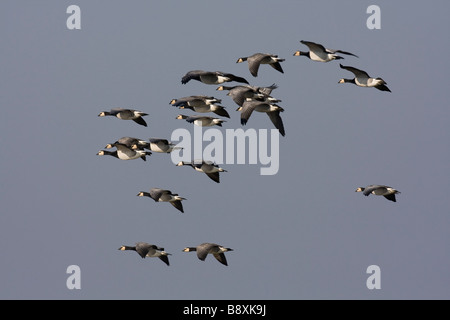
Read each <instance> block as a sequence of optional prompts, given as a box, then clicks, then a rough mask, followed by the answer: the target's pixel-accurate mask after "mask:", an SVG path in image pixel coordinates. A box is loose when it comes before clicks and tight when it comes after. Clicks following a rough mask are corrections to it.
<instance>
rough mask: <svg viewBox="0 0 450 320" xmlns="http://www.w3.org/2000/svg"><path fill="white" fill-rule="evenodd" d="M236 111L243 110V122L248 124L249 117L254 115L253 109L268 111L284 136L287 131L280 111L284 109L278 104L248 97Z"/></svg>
mask: <svg viewBox="0 0 450 320" xmlns="http://www.w3.org/2000/svg"><path fill="white" fill-rule="evenodd" d="M236 111H240V112H241V124H242V125H245V124H247V121H248V119H249V118H250V116H251V115H252V113H253V111H258V112H264V113H266V114H267V115H268V116H269V118H270V121H272V123H273V124H274V125H275V128H277V129H278V131H279V132H280V134H281V135H282V136H283V137H284V136H285V134H286V132H285V130H284V124H283V120H282V119H281V116H280V112H283V111H284V109H283V108H282V107H280V106H279V105H277V104H274V103H270V102H265V101H258V100H252V99H247V100H245V101H244V103H243V104H242V106H241V107H239V108H238V109H237V110H236Z"/></svg>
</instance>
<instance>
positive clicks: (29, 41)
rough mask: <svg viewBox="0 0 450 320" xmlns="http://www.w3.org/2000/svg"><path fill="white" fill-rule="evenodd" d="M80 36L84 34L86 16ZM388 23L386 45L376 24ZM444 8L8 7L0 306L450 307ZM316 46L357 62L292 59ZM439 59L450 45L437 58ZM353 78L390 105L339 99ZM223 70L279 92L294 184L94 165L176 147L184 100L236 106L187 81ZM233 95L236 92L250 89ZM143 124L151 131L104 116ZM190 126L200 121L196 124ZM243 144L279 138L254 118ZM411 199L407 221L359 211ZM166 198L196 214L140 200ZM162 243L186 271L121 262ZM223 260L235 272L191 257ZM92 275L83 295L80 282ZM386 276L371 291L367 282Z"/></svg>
mask: <svg viewBox="0 0 450 320" xmlns="http://www.w3.org/2000/svg"><path fill="white" fill-rule="evenodd" d="M72 4H75V5H78V6H79V7H80V8H81V30H69V29H67V27H66V20H67V18H68V17H69V14H67V13H66V9H67V7H68V6H69V5H72ZM372 4H376V5H378V6H379V7H380V8H381V29H379V30H370V29H368V28H367V26H366V20H367V18H368V17H369V14H367V13H366V9H367V7H368V6H369V5H372ZM449 9H450V4H449V3H448V2H446V1H433V2H432V5H431V4H430V3H425V2H419V1H412V2H411V1H408V2H407V1H396V2H392V1H376V2H372V1H370V2H369V1H340V2H332V1H314V2H310V1H284V0H283V1H277V3H276V4H274V3H273V2H268V1H253V0H252V1H245V2H243V1H233V0H232V1H226V2H218V1H164V2H159V1H158V2H157V1H127V2H124V1H94V2H92V1H36V2H30V1H3V2H1V3H0V12H1V15H2V19H0V30H1V31H0V32H1V39H2V44H1V48H2V50H1V52H2V55H1V57H2V58H1V59H0V65H1V69H0V70H1V77H0V81H1V83H0V99H1V100H0V101H1V106H2V116H1V117H0V122H1V124H0V133H1V137H2V138H1V140H0V141H1V146H2V152H1V153H0V155H1V156H0V157H1V158H0V159H1V167H0V178H1V184H0V188H1V192H0V196H1V203H2V213H1V215H0V242H1V243H2V244H3V245H2V254H1V257H2V258H1V259H0V261H1V263H0V265H1V271H2V272H1V275H0V298H2V299H274V300H277V299H449V298H450V276H449V272H448V270H449V265H450V255H449V252H450V250H449V243H450V242H449V240H450V239H449V232H448V230H449V227H450V201H449V197H448V194H447V190H448V188H449V187H450V183H449V181H450V180H449V172H450V148H449V138H450V131H449V120H450V110H449V105H448V102H449V90H448V81H447V74H446V73H447V71H448V69H449V63H448V59H447V52H448V50H449V49H450V43H449V38H448V34H447V32H448V30H449V27H450V24H449V20H448V17H447V15H448V12H449ZM300 40H309V41H314V42H318V43H322V44H324V45H325V46H326V47H329V48H332V49H342V50H346V51H350V52H352V53H355V54H357V55H358V56H359V58H355V57H351V56H345V59H344V60H339V61H332V62H329V63H318V62H313V61H311V60H308V59H307V58H305V57H297V56H293V54H294V52H295V51H296V50H302V49H303V50H304V49H307V48H306V47H305V46H304V45H302V44H301V43H300ZM432 41H433V42H434V43H433V42H432ZM255 52H268V53H275V54H278V55H279V56H280V57H283V58H285V59H286V61H285V62H283V63H282V66H283V69H284V71H285V73H284V74H281V73H279V72H277V71H275V70H274V69H272V68H270V67H268V66H262V67H261V68H260V70H259V75H258V77H257V78H254V77H252V76H251V75H250V72H249V70H248V68H247V65H246V64H245V63H242V64H237V63H236V60H237V59H238V58H239V57H242V56H247V55H250V54H253V53H255ZM339 63H342V64H343V65H350V66H353V67H356V68H360V69H363V70H365V71H367V72H368V73H369V74H370V75H371V76H374V77H378V76H379V77H382V78H383V79H384V80H385V81H386V82H387V84H388V86H389V88H390V89H391V90H392V92H391V93H387V92H382V91H378V90H376V89H374V88H370V89H369V88H359V87H356V86H355V85H352V84H338V80H339V79H340V78H350V77H351V76H352V75H351V74H350V73H349V72H348V71H346V70H343V69H340V68H339ZM194 69H203V70H210V71H215V70H220V71H224V72H230V73H233V74H236V75H239V76H241V77H244V78H246V79H247V80H248V81H249V82H250V83H251V84H252V85H258V86H268V85H271V84H273V83H276V84H277V85H278V86H279V87H278V88H277V89H276V90H274V91H273V93H272V95H273V96H275V97H277V98H279V99H281V100H282V102H280V103H279V104H280V106H282V107H283V108H284V109H285V111H284V112H283V113H282V115H281V116H282V118H283V121H284V125H285V128H286V136H285V137H281V136H280V138H279V142H280V145H279V148H280V150H279V152H280V153H279V159H280V164H279V171H278V173H277V174H276V175H273V176H270V175H269V176H262V175H260V174H259V169H260V167H261V166H260V165H259V164H257V165H249V164H247V165H237V164H227V163H224V164H222V165H221V166H222V167H224V168H225V169H226V170H227V171H228V172H225V173H223V174H221V183H220V184H216V183H214V182H213V181H211V180H210V179H209V178H208V177H206V176H205V175H204V174H201V173H197V172H195V171H194V170H192V169H191V168H188V167H176V166H175V164H174V163H172V161H171V157H170V155H168V154H158V153H153V155H152V156H150V157H148V159H147V161H146V162H144V161H141V160H139V159H138V160H132V161H120V160H118V159H115V158H112V157H106V156H104V157H99V156H96V153H97V151H99V150H100V149H102V148H103V147H104V146H105V145H106V144H107V143H111V142H114V141H115V140H117V139H118V138H120V137H122V136H134V137H139V138H142V139H148V138H150V137H162V138H169V139H170V137H171V134H172V132H173V131H174V130H175V129H177V128H186V129H188V130H189V131H191V132H192V131H193V125H192V124H190V123H187V122H186V121H180V120H177V119H175V118H176V116H177V115H178V114H179V113H180V110H179V109H178V108H175V107H173V106H171V105H170V104H169V102H170V100H171V99H173V98H179V97H184V96H189V95H197V94H205V95H212V96H215V97H217V98H220V99H222V105H223V106H225V107H226V108H227V111H228V112H229V113H230V115H231V118H230V119H226V120H227V122H226V123H224V125H223V127H222V128H221V129H220V130H222V131H223V132H225V130H226V129H232V128H233V129H234V128H242V126H241V125H240V121H239V113H238V112H237V111H235V110H236V108H237V105H235V104H234V102H233V101H232V100H231V98H229V97H228V96H226V92H225V91H216V87H217V86H215V85H205V84H202V83H200V82H197V81H190V82H189V83H187V84H185V85H183V84H181V77H182V76H183V75H184V74H185V73H186V72H187V71H190V70H194ZM234 84H236V83H231V84H230V85H234ZM112 107H132V108H135V109H139V110H142V111H144V112H147V113H149V116H147V117H146V121H147V123H148V127H142V126H139V125H137V124H136V123H134V122H132V121H122V120H118V119H115V118H112V117H105V118H100V117H97V115H98V113H99V112H100V111H103V110H109V109H110V108H112ZM184 112H185V113H189V114H194V113H193V112H189V110H187V111H184ZM243 128H244V129H250V128H254V129H273V125H272V123H271V122H270V121H269V119H268V117H267V116H266V115H264V114H253V115H252V117H251V118H250V120H249V122H248V123H247V125H246V126H245V127H243ZM368 184H387V185H390V186H392V187H394V188H396V189H398V190H400V191H401V194H399V195H398V196H397V202H396V203H393V202H390V201H387V200H386V199H384V198H383V197H376V196H369V197H364V196H363V195H362V194H361V193H356V192H354V191H355V189H356V188H357V187H364V186H366V185H368ZM152 187H161V188H166V189H170V190H172V191H173V192H175V193H179V194H180V195H181V196H183V197H185V198H187V200H186V201H184V202H183V205H184V211H185V213H183V214H181V213H179V212H178V211H177V210H175V209H174V208H173V207H172V206H171V205H169V204H167V203H155V202H154V201H153V200H151V199H149V198H140V197H137V196H136V195H137V193H138V192H139V191H148V190H149V189H150V188H152ZM138 241H145V242H149V243H154V244H156V245H158V246H161V247H164V248H165V250H166V251H167V252H169V253H171V254H172V255H171V256H170V257H169V259H170V263H171V265H170V266H169V267H167V266H166V265H165V264H164V263H162V262H161V261H159V259H156V258H147V259H141V258H140V257H139V256H138V255H137V254H136V253H134V252H128V251H125V252H124V251H119V250H117V249H118V248H119V247H120V246H121V245H134V243H135V242H138ZM202 242H216V243H219V244H221V245H224V246H226V247H230V248H233V249H234V251H232V252H229V253H227V254H226V255H227V260H228V266H227V267H226V266H223V265H221V264H219V263H218V262H217V261H215V260H214V259H213V257H211V256H210V257H208V258H207V259H206V261H204V262H201V261H200V260H198V259H197V257H196V255H195V253H192V252H190V253H185V252H182V250H183V248H184V247H187V246H195V245H197V244H200V243H202ZM70 265H77V266H79V267H80V270H81V289H80V290H76V289H74V290H69V289H68V288H67V286H66V280H67V278H68V277H69V274H67V273H66V269H67V267H68V266H70ZM370 265H377V266H379V267H380V269H381V289H379V290H377V289H374V290H369V289H368V288H367V286H366V280H367V278H368V277H369V274H367V273H366V269H367V267H368V266H370Z"/></svg>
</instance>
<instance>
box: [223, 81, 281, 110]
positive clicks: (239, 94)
mask: <svg viewBox="0 0 450 320" xmlns="http://www.w3.org/2000/svg"><path fill="white" fill-rule="evenodd" d="M276 88H278V86H277V85H276V84H272V85H271V86H269V87H255V86H250V85H238V86H233V87H230V86H219V87H217V89H216V90H219V91H223V90H228V93H227V96H230V97H231V99H232V100H233V101H234V102H235V103H236V104H237V105H238V106H242V104H243V103H244V101H245V100H246V99H253V100H271V101H272V102H281V100H278V99H275V98H273V97H271V96H270V94H271V93H272V90H274V89H276Z"/></svg>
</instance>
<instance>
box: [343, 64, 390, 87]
mask: <svg viewBox="0 0 450 320" xmlns="http://www.w3.org/2000/svg"><path fill="white" fill-rule="evenodd" d="M340 67H341V69H345V70H347V71H350V72H352V73H353V74H354V75H355V77H354V78H353V79H345V78H342V79H341V80H339V83H353V84H355V85H357V86H358V87H373V88H377V89H378V90H381V91H388V92H391V90H390V89H389V88H388V87H387V86H386V84H387V83H386V81H384V80H383V79H382V78H372V77H371V76H369V74H368V73H367V72H366V71H363V70H360V69H357V68H354V67H350V66H343V65H342V64H340Z"/></svg>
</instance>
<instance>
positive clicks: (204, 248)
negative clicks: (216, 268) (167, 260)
mask: <svg viewBox="0 0 450 320" xmlns="http://www.w3.org/2000/svg"><path fill="white" fill-rule="evenodd" d="M192 251H196V252H197V257H198V259H199V260H201V261H205V259H206V257H207V256H208V254H212V255H213V256H214V258H216V259H217V261H219V262H220V263H221V264H223V265H225V266H228V262H227V258H226V257H225V252H228V251H233V249H231V248H226V247H224V246H221V245H218V244H216V243H208V242H205V243H202V244H200V245H198V246H196V247H186V248H184V249H183V252H192Z"/></svg>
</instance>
